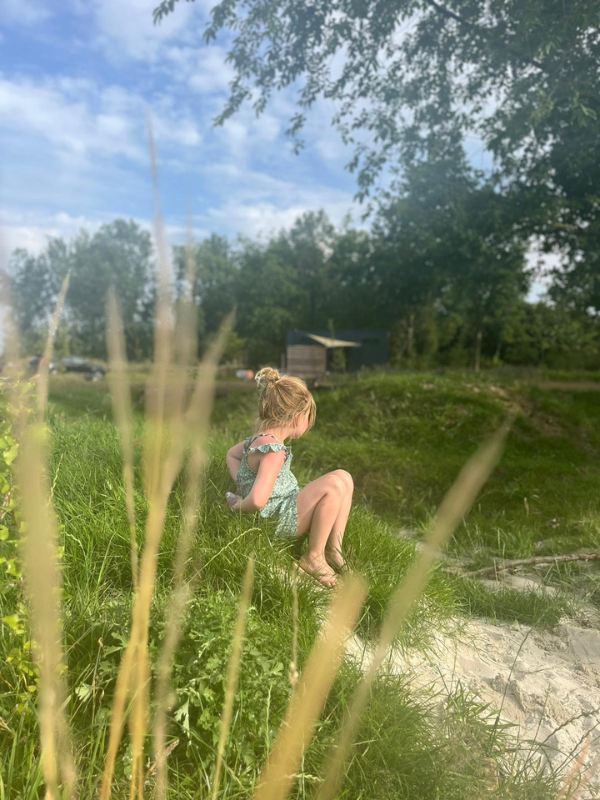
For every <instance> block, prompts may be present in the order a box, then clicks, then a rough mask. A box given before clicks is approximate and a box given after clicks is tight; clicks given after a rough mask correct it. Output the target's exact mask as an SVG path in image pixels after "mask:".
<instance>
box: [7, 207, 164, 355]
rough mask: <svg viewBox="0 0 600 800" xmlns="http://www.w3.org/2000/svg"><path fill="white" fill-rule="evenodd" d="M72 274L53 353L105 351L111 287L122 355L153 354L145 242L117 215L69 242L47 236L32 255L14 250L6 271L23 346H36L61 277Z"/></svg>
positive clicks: (150, 270) (148, 245) (151, 283)
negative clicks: (123, 344) (121, 322)
mask: <svg viewBox="0 0 600 800" xmlns="http://www.w3.org/2000/svg"><path fill="white" fill-rule="evenodd" d="M68 272H70V273H71V282H70V286H69V292H68V295H67V299H66V307H65V313H64V315H63V320H64V322H63V323H62V325H61V329H60V331H59V337H58V344H59V345H60V351H59V355H65V354H67V353H73V354H80V355H87V356H92V357H96V358H103V357H105V355H106V343H105V332H106V325H107V320H106V297H107V293H108V289H109V287H110V286H114V287H115V289H116V293H117V296H118V298H119V302H120V303H121V308H122V312H123V319H124V324H125V328H124V331H125V339H126V344H127V351H128V354H129V357H130V358H132V359H135V360H138V361H140V360H142V359H143V358H146V357H148V355H150V354H151V352H152V330H153V307H154V294H155V278H154V263H153V255H152V240H151V237H150V234H149V233H148V232H147V231H144V230H142V228H140V226H139V225H137V223H135V222H133V221H132V220H129V221H127V220H124V219H117V220H114V221H113V222H111V223H109V224H106V225H102V226H101V227H100V228H99V229H98V231H96V233H94V234H93V235H90V234H89V233H88V232H86V231H81V232H80V233H79V234H78V235H77V236H76V237H75V238H74V239H73V241H71V242H64V241H63V240H62V239H58V238H56V239H51V240H50V241H49V243H48V245H47V247H46V249H45V250H44V251H43V252H42V253H41V254H40V255H38V256H33V255H30V254H29V253H27V252H26V251H25V250H17V251H15V253H13V256H12V263H11V269H10V274H11V276H12V278H11V288H12V295H13V299H14V304H15V311H16V314H17V320H18V323H19V328H20V332H21V337H22V340H23V343H24V345H25V347H26V348H27V349H28V351H29V352H30V353H31V352H41V350H42V343H44V342H45V338H46V335H47V330H48V323H49V319H50V314H51V313H52V309H53V308H54V307H55V306H56V301H57V298H58V293H59V290H60V286H61V283H62V281H63V279H64V277H65V276H66V274H67V273H68Z"/></svg>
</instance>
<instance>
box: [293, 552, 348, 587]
mask: <svg viewBox="0 0 600 800" xmlns="http://www.w3.org/2000/svg"><path fill="white" fill-rule="evenodd" d="M299 566H300V569H302V570H304V572H306V574H307V575H310V576H311V577H312V578H315V580H317V581H319V583H320V584H322V585H323V586H326V587H327V588H328V589H333V587H334V586H335V585H336V583H337V579H338V578H337V575H336V574H335V572H334V571H333V570H332V569H331V567H330V566H329V564H328V563H327V561H326V560H325V558H323V557H322V556H317V557H316V558H312V559H309V558H307V557H306V556H302V558H301V559H300V564H299Z"/></svg>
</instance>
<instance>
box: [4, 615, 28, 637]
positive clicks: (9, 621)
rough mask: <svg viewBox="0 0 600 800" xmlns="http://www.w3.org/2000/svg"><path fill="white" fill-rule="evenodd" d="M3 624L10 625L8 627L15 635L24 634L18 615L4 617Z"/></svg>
mask: <svg viewBox="0 0 600 800" xmlns="http://www.w3.org/2000/svg"><path fill="white" fill-rule="evenodd" d="M2 622H4V623H5V624H6V625H8V627H9V628H10V629H11V630H13V631H14V632H15V633H23V630H24V629H23V627H22V625H21V620H20V618H19V616H18V615H17V614H11V615H10V617H2Z"/></svg>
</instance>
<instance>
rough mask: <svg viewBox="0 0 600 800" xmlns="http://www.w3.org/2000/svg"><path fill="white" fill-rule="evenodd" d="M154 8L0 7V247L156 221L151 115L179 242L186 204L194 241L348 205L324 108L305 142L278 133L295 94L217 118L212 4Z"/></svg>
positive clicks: (145, 1) (336, 215)
mask: <svg viewBox="0 0 600 800" xmlns="http://www.w3.org/2000/svg"><path fill="white" fill-rule="evenodd" d="M156 4H157V3H156V0H89V1H87V0H58V2H57V1H56V0H54V1H53V2H50V0H27V2H22V0H0V24H1V28H0V53H1V58H0V148H1V152H2V159H1V161H0V205H1V208H2V217H1V218H0V224H1V225H2V237H3V251H4V256H6V255H7V253H8V252H10V251H11V250H12V249H13V248H14V247H17V246H23V247H27V248H29V249H31V250H35V251H39V250H40V249H42V248H43V246H44V243H45V241H46V237H47V236H48V235H62V236H65V237H69V236H71V235H72V234H73V233H75V232H76V231H77V230H78V229H79V228H80V227H89V228H94V227H96V226H98V225H100V224H102V223H103V222H106V221H109V220H112V219H114V218H115V217H117V216H126V217H132V218H134V219H136V220H139V221H140V222H141V223H143V224H148V223H149V221H150V219H151V218H152V214H153V200H152V190H151V183H150V168H149V156H148V144H147V131H146V115H147V113H148V112H149V113H150V114H151V117H152V120H153V129H154V134H155V138H156V143H157V149H158V155H159V169H160V182H161V191H162V201H163V207H164V212H165V217H166V221H167V225H168V229H169V233H170V237H171V239H172V240H173V241H176V240H181V238H182V237H183V236H184V235H185V230H186V225H187V223H186V220H187V214H188V209H189V208H191V210H192V213H193V217H194V225H195V231H196V235H197V236H198V237H201V236H203V235H205V234H207V233H210V232H213V231H214V232H219V233H224V234H227V235H235V234H236V233H243V234H246V235H250V236H257V235H260V234H266V233H269V232H271V231H273V230H278V229H279V228H281V227H282V226H287V225H289V224H291V222H292V221H293V220H294V219H295V217H296V216H297V215H298V214H299V213H301V212H302V211H304V210H306V209H310V208H319V207H323V208H325V209H326V211H327V212H328V213H329V214H330V216H331V218H332V220H333V221H334V222H340V221H341V220H342V218H343V217H344V215H345V214H346V213H347V212H348V211H349V210H350V209H351V207H352V205H353V203H352V197H353V194H354V190H355V184H354V178H353V176H351V175H350V174H349V173H348V172H346V171H345V170H344V164H345V163H346V161H347V160H348V157H349V152H348V151H347V150H346V149H345V148H344V146H343V145H342V143H341V141H340V139H339V136H338V135H337V133H336V132H335V131H333V130H330V129H329V126H328V121H329V118H330V114H331V109H330V108H327V106H326V105H325V103H320V104H318V105H317V106H316V107H315V109H314V111H313V112H312V114H311V116H310V119H309V124H308V128H307V132H306V133H307V136H306V140H307V147H306V149H305V150H304V151H303V152H302V153H301V155H300V156H295V155H294V154H293V153H292V150H291V144H290V142H289V140H288V139H286V137H285V135H284V131H285V128H286V124H287V120H288V119H289V117H290V114H291V113H292V112H293V96H292V95H291V93H289V94H287V95H286V94H284V95H281V96H279V97H277V98H276V100H275V102H274V103H273V104H272V106H271V107H269V108H268V110H267V112H266V113H265V114H263V115H262V116H261V117H260V118H258V119H257V118H256V117H255V115H254V114H253V113H252V111H251V109H250V108H247V109H245V110H243V111H242V112H241V113H240V114H239V115H238V116H236V117H235V118H234V119H232V120H230V121H229V122H228V123H227V124H226V125H225V126H224V127H222V128H218V129H214V128H213V127H212V120H213V119H214V117H215V115H216V114H217V113H218V111H219V110H220V109H221V108H222V106H223V103H224V100H225V98H226V96H227V84H228V82H229V80H230V78H231V71H230V68H229V67H228V66H227V65H226V64H225V52H226V50H225V46H226V42H225V41H223V42H219V43H218V44H216V45H211V46H206V45H204V44H203V43H202V32H203V29H204V25H205V22H206V19H207V14H208V10H209V8H210V5H211V2H210V0H197V2H195V3H184V2H181V3H179V4H178V6H177V9H176V12H175V14H173V15H172V16H171V17H169V18H168V19H166V20H165V21H163V22H162V23H161V24H160V25H159V26H154V25H153V22H152V10H153V8H154V7H155V5H156Z"/></svg>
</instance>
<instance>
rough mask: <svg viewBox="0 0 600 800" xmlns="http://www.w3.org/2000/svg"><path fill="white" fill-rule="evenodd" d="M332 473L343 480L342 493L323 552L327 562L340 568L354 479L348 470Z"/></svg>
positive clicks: (342, 561) (343, 561)
mask: <svg viewBox="0 0 600 800" xmlns="http://www.w3.org/2000/svg"><path fill="white" fill-rule="evenodd" d="M332 474H333V475H338V476H339V477H340V478H341V479H342V481H343V482H344V494H343V497H342V502H341V503H340V509H339V511H338V515H337V517H336V518H335V522H334V523H333V528H332V530H331V533H330V534H329V539H328V540H327V544H326V545H325V554H326V558H327V561H328V563H329V564H330V565H331V566H332V567H334V568H335V569H342V567H344V566H345V565H346V561H345V559H344V556H343V555H342V542H343V540H344V534H345V533H346V523H347V522H348V517H349V516H350V509H351V508H352V493H353V491H354V481H353V480H352V476H351V475H350V473H349V472H346V471H345V470H343V469H338V470H335V472H333V473H332Z"/></svg>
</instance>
